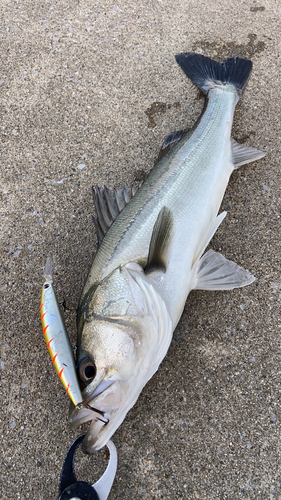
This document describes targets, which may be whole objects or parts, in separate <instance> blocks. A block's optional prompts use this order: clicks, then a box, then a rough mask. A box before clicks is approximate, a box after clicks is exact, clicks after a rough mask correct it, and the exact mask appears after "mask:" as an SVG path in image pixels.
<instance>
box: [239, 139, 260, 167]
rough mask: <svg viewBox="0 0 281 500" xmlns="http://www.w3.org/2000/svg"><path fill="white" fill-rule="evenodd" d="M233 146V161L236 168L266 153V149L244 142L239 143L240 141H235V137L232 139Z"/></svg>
mask: <svg viewBox="0 0 281 500" xmlns="http://www.w3.org/2000/svg"><path fill="white" fill-rule="evenodd" d="M231 148H232V161H233V164H234V169H235V170H236V169H237V168H239V167H241V165H245V164H246V163H250V162H251V161H255V160H259V159H260V158H263V157H264V156H265V155H266V152H265V151H262V150H261V149H256V148H250V147H248V146H244V144H239V142H237V141H235V139H231Z"/></svg>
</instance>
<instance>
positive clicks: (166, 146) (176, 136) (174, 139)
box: [155, 130, 187, 163]
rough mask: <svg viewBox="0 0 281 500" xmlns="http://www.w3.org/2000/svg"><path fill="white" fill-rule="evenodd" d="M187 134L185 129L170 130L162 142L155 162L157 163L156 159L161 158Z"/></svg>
mask: <svg viewBox="0 0 281 500" xmlns="http://www.w3.org/2000/svg"><path fill="white" fill-rule="evenodd" d="M186 134H187V130H177V131H176V132H171V133H170V134H168V135H167V136H166V137H165V139H164V142H163V144H162V147H161V149H160V151H159V155H158V158H157V160H156V162H155V163H158V161H160V160H162V158H163V157H164V156H165V155H166V154H167V153H168V152H169V151H170V150H171V149H172V148H173V147H174V146H175V145H176V144H177V143H178V142H179V141H180V140H181V139H182V138H183V137H184V136H185V135H186Z"/></svg>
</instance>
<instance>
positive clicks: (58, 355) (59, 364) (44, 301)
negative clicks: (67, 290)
mask: <svg viewBox="0 0 281 500" xmlns="http://www.w3.org/2000/svg"><path fill="white" fill-rule="evenodd" d="M40 310H41V323H42V328H43V335H44V338H45V341H46V344H47V348H48V351H49V353H50V356H51V359H52V362H53V365H54V367H55V369H56V371H57V373H58V376H59V378H60V380H61V382H62V384H63V386H64V388H65V390H66V392H67V394H68V396H69V397H70V399H71V401H72V402H73V404H74V405H75V406H77V404H79V403H81V401H82V395H81V391H80V387H79V383H78V379H77V375H76V367H75V362H74V357H73V352H72V348H71V345H70V341H69V338H68V334H67V331H66V328H65V324H64V321H63V317H62V315H61V312H60V308H59V305H58V301H57V298H56V294H55V291H54V288H53V286H52V283H51V280H46V281H45V282H44V284H43V288H42V293H41V305H40Z"/></svg>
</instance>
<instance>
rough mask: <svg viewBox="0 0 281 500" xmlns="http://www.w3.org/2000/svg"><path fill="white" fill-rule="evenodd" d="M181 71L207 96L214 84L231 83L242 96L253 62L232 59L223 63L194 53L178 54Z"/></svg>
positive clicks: (177, 59) (177, 58)
mask: <svg viewBox="0 0 281 500" xmlns="http://www.w3.org/2000/svg"><path fill="white" fill-rule="evenodd" d="M175 57H176V61H177V63H178V64H179V65H180V67H181V69H182V70H183V71H184V72H185V74H186V75H187V76H188V78H190V80H191V81H192V82H193V83H195V85H197V86H198V87H199V88H200V89H201V90H202V91H203V92H204V94H207V93H208V91H209V89H210V88H211V87H212V84H213V83H221V84H223V83H230V84H232V85H234V86H235V87H236V88H237V90H238V93H239V94H241V93H242V92H243V89H244V87H245V85H246V83H247V81H248V80H249V77H250V73H251V70H252V62H251V61H249V59H239V58H231V59H226V60H225V61H223V62H217V61H213V60H212V59H210V58H209V57H205V56H202V55H201V54H194V53H193V52H186V53H183V54H177V55H176V56H175Z"/></svg>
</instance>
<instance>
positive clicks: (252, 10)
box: [250, 5, 265, 12]
mask: <svg viewBox="0 0 281 500" xmlns="http://www.w3.org/2000/svg"><path fill="white" fill-rule="evenodd" d="M263 10H265V7H263V5H262V6H261V7H251V8H250V11H251V12H259V11H260V12H262V11H263Z"/></svg>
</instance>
